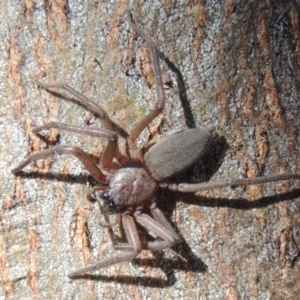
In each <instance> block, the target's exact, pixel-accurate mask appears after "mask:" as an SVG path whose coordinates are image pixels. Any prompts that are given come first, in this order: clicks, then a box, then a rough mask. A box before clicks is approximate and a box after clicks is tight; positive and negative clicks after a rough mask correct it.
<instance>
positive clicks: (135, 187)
mask: <svg viewBox="0 0 300 300" xmlns="http://www.w3.org/2000/svg"><path fill="white" fill-rule="evenodd" d="M156 185H157V183H156V181H155V180H154V179H153V178H152V177H151V176H150V174H149V173H148V172H147V171H146V169H145V168H142V167H136V166H130V165H129V166H125V167H123V168H120V169H118V170H117V171H116V172H115V173H114V175H113V177H112V179H111V181H110V184H109V187H108V188H107V190H106V191H105V193H104V194H103V196H104V198H105V199H106V200H107V202H108V203H107V204H108V205H109V206H110V207H111V208H115V209H116V210H119V209H122V208H123V207H128V206H135V205H139V204H141V203H143V202H144V201H145V200H147V199H149V198H150V197H151V196H152V194H153V193H154V191H155V188H156Z"/></svg>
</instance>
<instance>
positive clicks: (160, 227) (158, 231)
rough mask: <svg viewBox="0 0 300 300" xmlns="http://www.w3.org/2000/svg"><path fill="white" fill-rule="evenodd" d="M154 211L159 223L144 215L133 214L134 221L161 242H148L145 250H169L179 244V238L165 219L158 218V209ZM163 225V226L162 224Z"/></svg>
mask: <svg viewBox="0 0 300 300" xmlns="http://www.w3.org/2000/svg"><path fill="white" fill-rule="evenodd" d="M154 210H155V211H156V216H158V215H159V217H158V218H159V219H160V221H157V220H155V219H153V218H151V217H150V216H148V215H146V214H140V213H138V214H135V219H136V221H137V222H138V223H139V224H141V225H142V226H143V227H145V228H146V229H148V230H149V231H150V232H151V233H152V234H154V235H155V236H157V237H158V238H160V239H162V240H161V241H155V242H148V244H147V249H149V250H162V249H165V248H171V247H173V246H175V245H176V244H178V243H179V242H180V238H179V236H178V235H177V233H176V232H175V231H174V229H173V228H170V227H171V225H170V224H169V223H168V221H167V219H166V218H165V217H164V216H163V217H162V216H160V213H159V212H158V211H160V210H159V209H158V208H157V210H156V209H154ZM161 215H162V213H161ZM162 223H163V224H162Z"/></svg>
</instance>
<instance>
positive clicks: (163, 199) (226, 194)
mask: <svg viewBox="0 0 300 300" xmlns="http://www.w3.org/2000/svg"><path fill="white" fill-rule="evenodd" d="M111 2H113V1H111ZM173 2H174V3H177V2H176V1H151V2H150V1H147V2H146V1H134V4H132V2H131V1H129V4H128V3H125V1H115V3H113V4H112V3H109V2H105V1H103V2H101V1H85V3H84V4H79V3H78V2H77V1H62V0H50V1H45V2H39V1H36V2H34V1H10V2H7V3H5V4H4V3H3V4H2V6H3V9H2V10H1V15H2V17H1V19H0V20H1V21H0V22H1V31H0V36H1V41H0V45H1V49H2V53H3V54H2V55H1V56H0V61H1V66H2V67H1V70H0V74H1V75H0V76H1V84H0V93H1V115H0V117H1V120H0V125H1V131H0V133H1V139H0V143H1V157H2V159H1V171H0V172H1V173H0V174H1V183H0V188H1V195H2V197H1V223H0V225H1V231H0V261H1V263H0V274H1V282H2V287H0V298H1V299H2V298H4V299H13V298H14V299H54V298H55V299H73V298H74V299H106V298H114V299H121V298H124V294H126V295H130V296H131V297H132V298H133V299H175V298H176V299H295V298H297V296H298V295H299V292H300V284H299V282H300V272H299V268H300V262H299V258H298V256H299V250H298V248H299V247H300V241H299V225H300V199H299V198H300V189H299V187H300V186H299V183H298V182H296V181H295V182H292V181H291V182H283V183H271V184H266V185H259V186H249V187H246V188H236V189H229V188H226V189H221V190H213V191H208V192H203V193H201V194H199V195H193V194H180V193H172V192H170V191H159V192H158V206H159V207H160V208H161V209H162V210H163V212H164V213H165V215H166V217H167V218H168V219H169V220H170V221H171V223H172V225H173V226H174V228H175V230H176V231H178V233H179V235H180V237H181V238H182V240H183V242H182V243H181V244H180V245H178V246H177V247H175V248H174V249H167V250H165V251H162V252H157V253H151V252H150V251H145V252H142V253H141V254H140V256H139V258H138V259H137V260H135V261H134V262H132V263H123V264H119V265H115V266H111V267H110V268H107V269H102V270H99V271H98V272H97V273H95V274H91V275H88V276H83V277H81V278H79V279H76V280H70V279H69V278H68V277H67V274H68V273H69V272H70V271H73V270H76V269H78V268H81V267H83V266H86V265H88V264H89V263H92V262H95V261H96V260H98V259H100V258H101V257H103V256H105V255H109V253H111V252H108V250H109V249H110V248H111V245H110V243H109V236H108V234H107V232H106V230H105V228H103V227H101V226H99V219H101V214H100V211H99V207H98V206H97V205H96V204H92V203H89V202H88V201H87V200H86V194H87V192H88V190H89V187H90V185H92V184H93V181H91V180H90V178H89V177H88V174H87V172H86V171H85V170H84V168H83V167H82V166H81V164H80V163H79V162H78V161H77V160H76V159H75V158H74V157H72V156H63V155H62V156H55V157H54V158H53V159H48V160H45V161H38V162H37V163H33V164H31V165H30V166H28V167H27V168H26V170H27V171H30V173H29V175H26V176H16V177H15V176H13V175H12V174H11V172H10V170H11V169H12V168H14V167H16V166H17V165H18V164H19V163H20V162H21V161H22V160H23V159H24V158H25V157H27V156H28V155H29V154H30V153H35V152H37V151H41V150H43V149H46V148H49V147H51V146H53V145H60V144H61V145H74V146H75V145H76V146H79V147H81V148H82V149H84V150H85V151H87V152H88V153H90V154H91V157H92V159H95V160H96V161H98V160H97V158H98V157H99V156H101V153H102V150H103V148H104V146H105V143H106V141H105V140H104V139H103V140H102V139H96V138H91V137H87V136H84V135H78V134H72V133H68V132H58V131H57V130H54V129H53V130H50V131H49V132H44V133H42V134H41V135H36V134H34V133H33V132H32V129H33V128H34V127H35V126H40V125H43V124H46V123H49V122H50V121H56V122H62V123H67V124H72V125H80V126H98V127H101V120H98V119H97V118H95V117H94V115H93V114H92V113H91V112H87V111H86V110H84V109H83V108H82V107H81V106H78V105H76V101H75V102H74V101H73V100H72V99H71V101H69V100H70V99H69V98H70V97H69V95H67V94H66V93H64V92H62V91H55V92H54V93H49V92H47V91H44V90H42V89H39V88H38V87H37V85H36V84H35V82H34V80H35V79H39V80H41V81H43V82H46V83H53V82H59V83H62V82H64V83H68V84H69V85H71V86H72V87H73V88H75V89H76V90H77V91H79V92H81V93H83V94H84V95H86V96H88V97H90V98H91V99H94V101H95V102H97V103H99V104H100V105H102V107H103V108H104V109H105V110H106V111H107V112H108V114H109V115H110V116H111V117H112V119H113V120H114V121H115V122H116V123H117V124H118V125H119V126H120V127H123V128H125V129H126V130H127V131H128V132H129V131H130V129H131V128H132V127H133V125H134V124H135V123H136V122H137V120H138V119H140V118H141V117H142V116H143V115H145V113H147V112H148V111H149V108H151V107H153V106H154V105H155V101H156V95H155V89H154V85H153V81H154V79H153V72H152V69H151V64H150V63H151V62H150V58H149V54H148V52H147V47H146V45H145V43H144V42H143V41H142V39H140V38H139V37H138V36H137V34H136V33H135V32H134V31H133V30H131V29H130V27H129V26H128V24H127V23H126V20H125V17H124V16H125V12H126V10H127V8H130V10H131V12H132V15H133V18H134V19H135V21H136V23H137V24H138V25H139V26H141V27H142V28H144V30H145V31H146V32H148V33H149V34H150V35H151V36H152V38H153V40H154V41H155V43H156V45H157V47H158V48H159V49H160V51H161V53H162V59H161V64H162V68H163V75H164V82H165V86H166V94H167V103H166V108H165V111H164V114H163V115H162V116H160V117H159V118H157V119H156V120H155V121H154V122H153V123H152V125H151V126H149V128H148V129H147V130H145V132H144V133H143V134H142V136H141V139H140V143H141V145H142V144H145V143H146V144H151V143H154V142H155V141H156V140H159V139H161V138H163V137H164V136H166V135H168V134H171V133H172V132H175V131H178V130H181V129H184V128H186V127H201V126H203V127H214V128H216V131H217V132H218V138H217V140H216V142H215V143H214V145H213V146H212V149H211V151H209V153H208V154H207V155H206V156H205V157H204V158H203V160H201V161H200V162H199V164H197V165H196V166H195V167H194V169H193V170H191V171H189V172H187V174H184V175H181V176H178V178H176V179H174V180H176V181H177V182H180V181H184V182H201V181H203V180H217V179H219V178H243V177H256V176H263V175H268V174H277V173H288V172H294V173H300V163H299V143H300V142H299V130H300V118H299V94H300V82H299V81H300V76H299V65H300V52H299V49H300V31H299V11H300V9H299V8H300V3H299V1H258V0H256V1H247V0H241V1H239V2H236V1H232V0H227V1H222V2H221V3H217V2H216V1H186V2H185V3H184V4H174V3H173ZM62 95H63V96H62ZM121 143H122V139H121ZM121 148H122V147H121ZM116 229H117V228H116ZM121 233H122V232H120V233H119V234H121Z"/></svg>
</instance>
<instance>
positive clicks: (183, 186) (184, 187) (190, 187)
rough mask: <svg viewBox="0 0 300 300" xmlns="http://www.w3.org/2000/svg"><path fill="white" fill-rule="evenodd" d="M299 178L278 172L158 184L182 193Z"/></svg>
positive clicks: (299, 178)
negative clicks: (205, 180)
mask: <svg viewBox="0 0 300 300" xmlns="http://www.w3.org/2000/svg"><path fill="white" fill-rule="evenodd" d="M292 179H294V180H300V174H296V173H288V174H278V175H267V176H262V177H256V178H242V179H225V180H221V179H220V180H216V181H213V182H203V183H196V184H188V183H180V184H174V183H161V184H159V186H160V187H162V188H168V189H170V190H172V191H178V192H183V193H196V192H201V191H206V190H213V189H220V188H223V187H237V186H246V185H253V184H263V183H268V182H275V181H288V180H292Z"/></svg>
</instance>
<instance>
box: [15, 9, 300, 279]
mask: <svg viewBox="0 0 300 300" xmlns="http://www.w3.org/2000/svg"><path fill="white" fill-rule="evenodd" d="M127 20H128V23H129V25H130V26H131V28H132V29H134V30H135V31H137V33H138V34H139V35H140V36H141V37H142V38H143V39H144V40H145V41H146V43H147V46H148V48H149V50H150V54H151V59H152V63H153V66H154V75H155V81H156V93H157V106H156V108H154V109H153V110H151V111H150V112H149V113H148V114H147V115H146V116H145V117H144V118H143V119H142V120H140V121H139V122H138V124H137V125H136V126H135V127H134V128H133V130H132V131H131V133H130V134H129V137H128V139H127V143H128V148H129V153H130V158H128V160H127V162H126V163H122V164H121V165H120V166H116V164H115V163H114V162H113V159H114V157H115V156H116V153H117V140H118V135H117V134H116V133H115V132H113V123H112V121H111V120H110V118H109V117H108V115H107V113H106V112H105V111H104V110H103V109H102V108H101V107H100V106H99V105H98V104H96V103H94V102H93V101H91V100H89V99H88V98H86V97H85V96H83V95H81V94H80V93H78V92H76V91H75V90H74V89H72V88H71V87H69V86H68V85H65V84H44V83H40V82H37V84H38V85H39V86H41V87H42V88H45V89H50V88H62V89H65V90H67V91H68V92H69V93H70V94H72V95H73V96H75V97H76V98H77V99H78V101H79V102H80V103H81V104H82V105H83V106H85V107H86V108H88V109H89V110H91V111H93V112H95V113H96V114H98V115H100V117H101V118H102V120H103V123H104V127H105V129H100V128H83V127H77V126H70V125H66V124H61V123H53V122H52V123H49V124H46V125H44V126H40V127H37V128H35V130H34V132H39V131H41V130H44V129H49V128H58V129H61V130H67V131H71V132H78V133H81V134H87V135H91V136H94V137H102V138H103V137H104V138H107V139H108V143H107V146H106V148H105V151H104V153H103V155H102V157H101V161H100V168H99V167H98V166H97V165H96V163H95V162H93V161H92V160H91V159H90V157H89V155H88V154H86V153H85V152H84V151H83V150H82V149H80V148H79V147H76V146H62V145H60V146H54V147H52V148H50V149H47V150H45V151H41V152H39V153H35V154H32V155H30V156H29V157H28V158H27V159H25V160H24V161H23V162H21V164H20V165H19V166H17V167H16V168H15V169H13V170H12V172H13V173H14V174H17V173H18V172H20V171H21V170H22V169H23V168H24V167H25V166H26V165H28V164H30V163H31V162H33V161H36V160H39V159H45V158H48V157H51V156H53V155H54V154H73V155H75V156H76V157H77V158H78V159H79V160H80V161H81V162H82V163H83V165H84V166H85V168H86V169H87V170H88V171H89V173H90V174H91V175H92V176H93V177H94V178H95V179H96V180H97V181H99V182H101V183H102V184H103V182H105V184H103V185H102V186H99V187H95V188H94V189H92V191H91V192H90V193H89V195H88V196H89V197H91V194H93V193H95V192H98V191H101V199H102V200H103V202H104V206H105V207H106V208H109V210H110V211H111V212H114V213H118V214H121V218H122V224H123V227H124V231H125V235H126V238H127V243H122V244H117V243H116V242H115V240H114V237H113V234H112V230H111V224H110V222H109V217H108V215H107V214H106V213H104V218H105V221H106V224H105V226H107V227H108V230H109V234H110V238H111V240H112V243H113V245H114V248H115V249H116V250H123V252H122V253H120V254H115V255H113V256H111V257H106V258H104V259H102V260H100V261H98V262H97V263H95V264H92V265H89V266H87V267H84V268H81V269H79V270H77V271H75V272H72V273H70V274H69V275H68V276H69V277H75V276H78V275H81V274H83V273H86V272H92V271H95V270H97V269H100V268H104V267H108V266H110V265H112V264H115V263H120V262H125V261H131V260H132V259H134V258H135V257H137V256H138V255H139V253H140V252H141V251H142V250H143V249H149V250H160V249H164V248H169V247H172V246H174V245H175V244H177V243H179V242H180V238H179V236H178V235H177V233H176V232H175V231H174V229H173V228H172V226H171V225H170V224H169V222H168V221H167V219H166V218H165V217H164V215H163V213H162V212H161V210H160V209H159V208H157V206H156V198H155V191H156V188H157V187H161V188H168V189H170V190H174V191H180V192H186V193H189V192H198V191H202V190H210V189H214V188H221V187H226V186H227V187H228V186H229V187H236V186H244V185H250V184H261V183H266V182H272V181H281V180H290V179H300V175H298V174H280V175H271V176H265V177H257V178H245V179H231V180H219V181H215V182H208V183H199V184H173V183H169V182H168V181H166V179H168V178H171V177H172V176H174V175H176V174H179V173H181V172H183V171H184V170H186V169H187V168H189V167H191V166H192V165H194V164H195V163H196V161H197V160H199V158H200V157H201V156H202V155H203V154H204V153H205V152H206V150H207V149H208V148H209V146H210V141H211V140H212V136H213V134H212V132H213V131H212V130H211V129H187V130H184V131H181V132H179V133H176V134H174V135H171V136H169V137H167V138H165V139H163V140H162V141H160V142H159V143H157V144H156V145H154V146H153V147H151V148H150V149H149V151H148V152H147V153H146V154H145V156H144V157H142V155H141V153H140V149H138V148H137V145H136V139H137V138H138V137H139V135H140V134H141V132H142V131H143V130H144V129H145V128H146V127H147V126H148V124H149V123H150V122H151V121H152V120H154V119H155V118H156V117H157V116H158V115H159V114H160V113H161V112H162V111H163V109H164V105H165V95H164V88H163V83H162V77H161V70H160V65H159V54H158V50H157V49H156V47H155V45H154V43H153V42H152V40H151V38H149V37H148V36H147V35H146V34H145V33H144V31H143V30H141V29H140V28H138V27H137V26H136V25H135V23H134V22H133V20H132V19H131V16H130V14H129V13H128V14H127ZM101 169H105V170H106V171H108V175H107V176H105V175H104V174H103V172H102V171H101ZM146 209H149V211H150V213H151V216H150V215H148V214H146V213H144V211H145V210H146ZM136 222H137V223H139V224H140V225H142V226H143V227H145V228H146V229H147V230H148V231H149V232H150V233H151V234H152V235H154V236H155V237H157V239H156V241H153V242H148V243H146V244H142V243H141V241H140V238H139V234H138V231H137V228H136Z"/></svg>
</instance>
